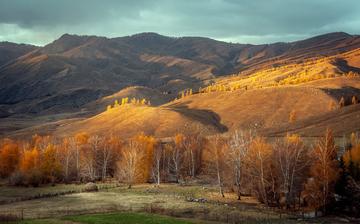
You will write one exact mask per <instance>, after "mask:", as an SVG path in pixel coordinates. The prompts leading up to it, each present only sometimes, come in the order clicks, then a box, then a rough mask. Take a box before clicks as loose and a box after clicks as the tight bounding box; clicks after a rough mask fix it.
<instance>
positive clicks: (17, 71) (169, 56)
mask: <svg viewBox="0 0 360 224" xmlns="http://www.w3.org/2000/svg"><path fill="white" fill-rule="evenodd" d="M359 46H360V38H359V37H358V36H352V35H349V34H346V33H331V34H326V35H322V36H318V37H314V38H310V39H307V40H302V41H297V42H293V43H275V44H268V45H244V44H230V43H225V42H220V41H216V40H212V39H208V38H201V37H183V38H172V37H166V36H161V35H159V34H155V33H142V34H137V35H133V36H127V37H119V38H111V39H109V38H105V37H96V36H77V35H69V34H65V35H63V36H61V37H60V38H59V39H58V40H55V41H54V42H52V43H50V44H48V45H46V46H44V47H41V48H38V49H36V50H34V51H32V52H30V53H28V54H24V55H23V56H21V57H18V58H17V59H16V60H12V61H11V62H9V63H7V64H6V65H5V66H2V67H1V68H0V108H2V111H4V112H3V114H4V116H5V115H6V116H9V115H11V114H24V113H27V114H34V115H38V114H40V115H44V114H56V113H59V112H73V111H77V110H79V109H80V108H82V107H83V106H84V105H85V104H87V103H89V102H91V101H94V100H97V99H100V98H102V97H104V96H107V95H111V94H114V93H116V92H118V91H120V90H121V89H123V88H125V87H129V86H134V85H140V86H145V87H149V88H153V89H157V90H159V91H161V92H171V93H173V94H175V95H176V94H177V93H178V92H179V91H181V90H183V89H184V88H194V89H197V88H198V87H199V86H202V85H203V83H204V82H211V80H212V79H213V78H214V77H219V76H224V75H227V74H231V73H237V72H239V71H242V73H241V75H240V76H241V77H243V76H246V75H248V74H250V73H253V72H254V71H263V70H264V69H267V68H272V67H273V66H275V65H276V66H284V65H285V64H289V63H298V62H301V61H303V60H305V59H308V58H314V57H319V56H321V57H324V56H332V55H335V54H339V53H343V52H347V51H350V50H353V49H358V48H359Z"/></svg>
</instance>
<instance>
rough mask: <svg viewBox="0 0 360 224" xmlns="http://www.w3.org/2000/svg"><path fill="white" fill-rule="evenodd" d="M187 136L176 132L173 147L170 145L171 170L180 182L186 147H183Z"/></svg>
mask: <svg viewBox="0 0 360 224" xmlns="http://www.w3.org/2000/svg"><path fill="white" fill-rule="evenodd" d="M184 138H185V136H184V135H182V134H176V135H175V138H174V141H175V144H174V146H173V147H171V148H170V147H169V148H168V149H169V150H170V152H169V154H170V170H171V172H172V173H173V175H174V177H175V180H176V182H179V179H180V174H181V170H182V169H183V159H184V152H185V149H184V147H183V141H184Z"/></svg>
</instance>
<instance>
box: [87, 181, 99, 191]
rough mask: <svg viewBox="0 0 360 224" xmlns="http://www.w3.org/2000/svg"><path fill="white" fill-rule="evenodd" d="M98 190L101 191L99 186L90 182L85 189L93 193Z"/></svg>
mask: <svg viewBox="0 0 360 224" xmlns="http://www.w3.org/2000/svg"><path fill="white" fill-rule="evenodd" d="M98 190H99V188H98V186H97V185H96V184H95V183H93V182H89V183H87V184H85V188H84V191H85V192H92V191H98Z"/></svg>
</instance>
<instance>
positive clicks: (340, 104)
mask: <svg viewBox="0 0 360 224" xmlns="http://www.w3.org/2000/svg"><path fill="white" fill-rule="evenodd" d="M339 107H340V108H342V107H345V98H344V97H343V96H342V97H341V98H340V101H339Z"/></svg>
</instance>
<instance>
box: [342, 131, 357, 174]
mask: <svg viewBox="0 0 360 224" xmlns="http://www.w3.org/2000/svg"><path fill="white" fill-rule="evenodd" d="M351 142H352V143H351V145H352V147H351V149H350V150H348V151H346V152H345V153H344V155H343V159H344V163H345V166H346V169H347V171H348V173H349V175H351V176H352V177H353V178H354V179H355V180H357V181H358V180H360V143H359V140H358V139H357V138H355V137H353V139H352V141H351Z"/></svg>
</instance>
